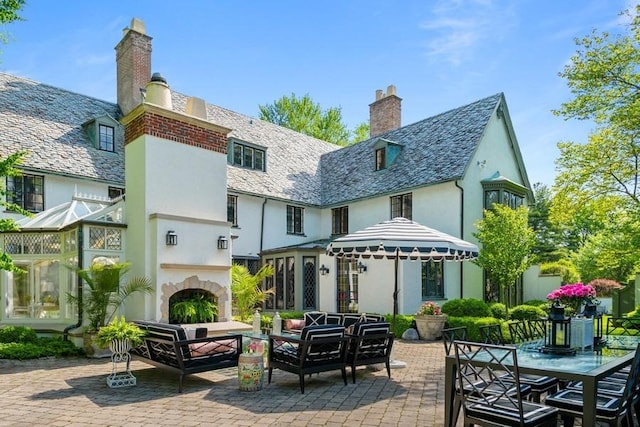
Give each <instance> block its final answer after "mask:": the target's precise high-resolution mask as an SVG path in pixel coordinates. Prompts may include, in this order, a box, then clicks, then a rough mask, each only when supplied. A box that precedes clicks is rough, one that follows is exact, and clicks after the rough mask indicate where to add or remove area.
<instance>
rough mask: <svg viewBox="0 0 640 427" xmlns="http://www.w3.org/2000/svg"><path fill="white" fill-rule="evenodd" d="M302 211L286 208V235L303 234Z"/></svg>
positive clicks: (293, 207) (291, 207)
mask: <svg viewBox="0 0 640 427" xmlns="http://www.w3.org/2000/svg"><path fill="white" fill-rule="evenodd" d="M303 224H304V209H303V208H300V207H297V206H287V234H303V233H304V227H303Z"/></svg>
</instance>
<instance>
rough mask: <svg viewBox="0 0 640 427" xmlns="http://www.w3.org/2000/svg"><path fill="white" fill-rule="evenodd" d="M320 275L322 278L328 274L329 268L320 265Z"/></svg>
mask: <svg viewBox="0 0 640 427" xmlns="http://www.w3.org/2000/svg"><path fill="white" fill-rule="evenodd" d="M320 274H322V275H323V276H326V275H327V274H329V267H325V266H324V264H322V266H320Z"/></svg>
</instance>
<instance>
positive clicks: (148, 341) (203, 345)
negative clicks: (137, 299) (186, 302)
mask: <svg viewBox="0 0 640 427" xmlns="http://www.w3.org/2000/svg"><path fill="white" fill-rule="evenodd" d="M133 323H135V324H136V325H138V326H139V327H140V328H141V329H143V330H144V331H145V332H146V335H145V336H144V338H143V343H142V344H141V345H140V346H138V347H136V348H133V349H132V350H131V354H132V355H133V356H134V358H137V359H140V360H142V361H144V362H146V363H148V364H150V365H153V366H156V367H158V368H161V369H166V370H168V371H171V372H175V373H177V374H178V375H179V380H178V392H179V393H182V383H183V379H184V377H185V376H186V375H191V374H197V373H200V372H207V371H213V370H216V369H224V368H230V367H234V366H238V359H239V357H240V353H241V352H242V335H224V336H215V337H205V338H196V339H187V335H186V332H185V330H184V328H182V327H181V326H178V325H172V324H168V323H160V322H152V321H144V320H136V321H134V322H133Z"/></svg>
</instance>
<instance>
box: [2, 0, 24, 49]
mask: <svg viewBox="0 0 640 427" xmlns="http://www.w3.org/2000/svg"><path fill="white" fill-rule="evenodd" d="M24 3H25V0H0V24H10V23H11V22H14V21H22V20H23V19H22V17H21V16H20V15H18V12H19V11H20V9H22V6H24ZM8 39H9V38H8V37H7V33H5V32H2V31H0V43H7V41H8Z"/></svg>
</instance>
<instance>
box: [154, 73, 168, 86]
mask: <svg viewBox="0 0 640 427" xmlns="http://www.w3.org/2000/svg"><path fill="white" fill-rule="evenodd" d="M151 81H152V82H160V83H164V84H167V79H165V78H164V77H162V74H160V73H153V74H152V75H151Z"/></svg>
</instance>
